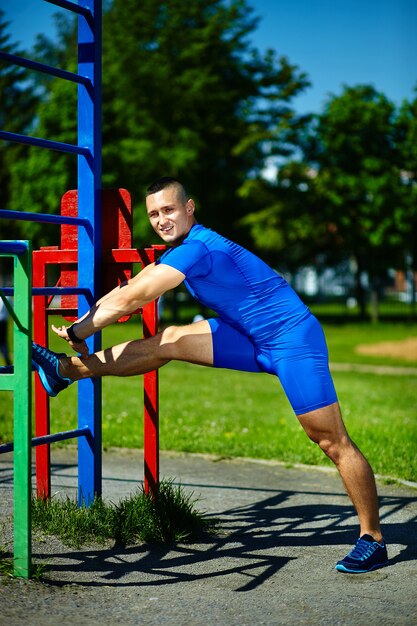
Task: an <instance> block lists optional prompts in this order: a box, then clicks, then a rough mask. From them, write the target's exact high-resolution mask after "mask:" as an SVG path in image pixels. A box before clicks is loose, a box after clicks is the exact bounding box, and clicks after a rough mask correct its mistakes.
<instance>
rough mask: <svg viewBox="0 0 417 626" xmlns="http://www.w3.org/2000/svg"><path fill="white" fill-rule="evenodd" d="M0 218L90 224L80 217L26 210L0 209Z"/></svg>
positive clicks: (77, 224)
mask: <svg viewBox="0 0 417 626" xmlns="http://www.w3.org/2000/svg"><path fill="white" fill-rule="evenodd" d="M0 218H4V219H11V220H23V221H26V222H45V223H48V224H73V225H74V226H85V227H86V228H88V227H89V226H90V222H89V221H88V220H87V219H85V218H82V217H71V216H69V215H68V216H65V215H50V214H49V213H29V212H28V211H9V210H8V209H0Z"/></svg>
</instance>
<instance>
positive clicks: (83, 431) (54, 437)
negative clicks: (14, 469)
mask: <svg viewBox="0 0 417 626" xmlns="http://www.w3.org/2000/svg"><path fill="white" fill-rule="evenodd" d="M77 437H85V438H86V439H87V440H90V443H91V433H90V429H89V428H88V426H84V427H83V428H75V429H74V430H66V431H63V432H62V433H53V434H51V435H43V436H42V437H33V439H32V448H36V446H42V445H43V444H45V443H55V442H56V441H65V440H66V439H75V438H77ZM13 449H14V444H13V442H11V443H4V444H1V445H0V454H6V452H13Z"/></svg>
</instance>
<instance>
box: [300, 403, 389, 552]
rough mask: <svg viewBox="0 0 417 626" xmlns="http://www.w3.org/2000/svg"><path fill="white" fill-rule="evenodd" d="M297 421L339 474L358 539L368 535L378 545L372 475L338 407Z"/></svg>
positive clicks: (374, 491) (322, 410)
mask: <svg viewBox="0 0 417 626" xmlns="http://www.w3.org/2000/svg"><path fill="white" fill-rule="evenodd" d="M297 417H298V419H299V421H300V423H301V425H302V427H303V428H304V430H305V431H306V433H307V435H308V436H309V437H310V439H311V440H312V441H314V442H315V443H317V444H318V445H319V446H320V448H321V449H322V450H323V452H324V453H325V454H326V455H327V456H328V457H329V458H330V459H331V460H332V461H333V463H335V465H336V467H337V469H338V470H339V473H340V475H341V477H342V480H343V483H344V485H345V488H346V491H347V493H348V495H349V497H350V499H351V500H352V503H353V505H354V507H355V509H356V512H357V514H358V518H359V523H360V536H362V535H365V534H366V535H371V536H372V537H373V538H374V539H375V541H378V542H380V541H381V540H382V534H381V529H380V525H379V511H378V496H377V491H376V485H375V478H374V474H373V471H372V469H371V467H370V465H369V463H368V461H367V460H366V459H365V457H364V456H363V454H362V453H361V452H360V450H359V449H358V448H357V447H356V446H355V444H354V443H353V441H352V440H351V439H350V437H349V435H348V433H347V431H346V428H345V425H344V423H343V420H342V416H341V413H340V408H339V404H338V403H337V402H335V403H334V404H331V405H330V406H327V407H324V408H321V409H316V410H314V411H310V412H309V413H304V414H303V415H298V416H297Z"/></svg>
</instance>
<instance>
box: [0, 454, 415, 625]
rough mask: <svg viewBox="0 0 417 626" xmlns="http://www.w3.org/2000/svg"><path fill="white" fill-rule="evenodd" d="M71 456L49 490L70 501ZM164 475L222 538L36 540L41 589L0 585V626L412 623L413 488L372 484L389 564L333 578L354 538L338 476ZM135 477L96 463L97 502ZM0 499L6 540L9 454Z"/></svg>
mask: <svg viewBox="0 0 417 626" xmlns="http://www.w3.org/2000/svg"><path fill="white" fill-rule="evenodd" d="M75 454H76V453H75V450H74V449H64V450H63V449H55V450H54V451H53V464H54V470H53V488H54V490H55V491H62V490H63V491H64V492H65V493H68V494H69V495H73V494H75V491H76V487H75V484H76V479H75V477H76V459H75ZM161 475H162V477H165V478H173V479H175V481H176V482H180V483H181V484H182V485H183V486H184V489H186V490H191V491H192V492H193V493H194V495H195V496H198V497H199V503H198V505H197V508H199V509H200V510H203V511H206V512H207V515H210V516H214V517H216V518H218V519H220V522H221V523H220V526H221V532H220V533H219V534H218V535H217V536H215V537H212V538H210V539H209V540H206V541H204V542H202V543H197V544H182V545H176V546H171V547H165V548H161V547H149V546H147V545H139V546H135V547H128V548H126V549H123V550H121V549H116V548H114V547H113V546H108V547H106V548H102V547H97V546H92V547H91V546H90V547H88V548H86V549H83V550H71V549H68V548H66V547H65V546H63V545H62V544H61V543H60V542H58V541H57V540H56V539H52V540H48V541H47V542H43V543H42V542H39V541H38V540H35V541H34V546H33V552H34V557H35V560H36V561H39V560H41V561H43V562H45V561H46V562H47V563H48V564H49V573H48V580H47V581H46V582H43V583H37V582H34V581H23V580H12V581H10V582H9V583H7V584H4V585H1V601H0V624H1V625H3V624H7V625H8V626H14V625H17V624H26V623H29V624H31V625H37V624H41V625H51V626H52V625H54V626H55V625H56V624H60V625H62V626H65V625H67V624H73V623H74V622H76V623H77V624H81V625H83V624H97V623H99V624H102V625H106V626H107V625H109V626H110V625H113V624H126V625H131V624H132V625H133V624H144V625H146V626H148V625H158V626H159V625H172V626H174V625H175V626H183V625H184V626H212V625H213V626H214V625H216V626H219V625H220V626H221V625H223V624H224V625H226V624H227V625H229V624H230V625H232V626H234V625H236V626H245V625H250V626H252V625H255V624H256V625H262V624H268V625H273V624H274V625H275V624H278V625H280V624H285V625H292V624H297V625H298V624H303V625H304V624H305V625H307V624H311V625H314V624H323V625H325V624H328V625H332V626H335V625H339V624H340V625H346V624H355V625H362V624H363V625H366V626H373V625H377V624H378V625H384V624H387V625H388V624H401V625H408V624H410V625H411V624H412V625H414V626H415V625H416V624H417V546H416V538H417V532H416V531H417V523H416V522H417V490H415V489H413V488H411V487H405V486H393V485H391V486H384V485H382V484H380V485H379V491H380V497H381V512H382V517H383V523H384V532H385V536H386V538H387V541H388V542H389V554H390V558H391V561H390V565H389V566H388V567H386V568H383V569H381V570H378V571H375V572H374V573H371V574H365V575H361V576H357V575H356V576H355V575H346V574H340V573H338V572H336V571H335V570H334V565H335V562H336V561H337V560H338V559H339V558H341V557H342V556H344V554H345V553H346V552H347V551H348V550H349V549H350V547H351V545H352V544H353V543H354V541H355V539H356V534H357V528H356V520H355V517H354V516H353V515H352V509H351V506H350V503H349V501H348V499H347V497H346V496H345V494H344V491H343V488H342V485H341V482H340V479H339V478H338V476H337V475H336V474H335V473H334V472H330V471H327V472H324V471H320V470H318V469H310V468H296V469H287V468H285V467H283V466H281V465H278V464H265V463H257V462H252V461H242V460H220V459H213V458H208V457H203V456H197V455H169V454H162V458H161ZM141 478H142V457H141V453H140V452H139V451H126V450H114V451H109V452H106V453H105V454H104V481H103V496H104V497H105V498H106V499H109V500H111V501H117V500H118V499H119V498H120V497H125V496H128V495H129V494H131V493H132V492H134V491H135V490H136V489H137V486H138V482H140V480H141ZM0 500H1V503H2V509H1V511H2V512H1V518H0V520H1V522H2V527H1V530H2V535H3V534H4V536H5V537H6V539H7V534H8V533H9V532H10V523H9V522H7V521H5V520H8V519H9V518H10V512H11V506H12V472H11V455H2V457H0ZM0 543H4V541H3V538H2V539H1V540H0Z"/></svg>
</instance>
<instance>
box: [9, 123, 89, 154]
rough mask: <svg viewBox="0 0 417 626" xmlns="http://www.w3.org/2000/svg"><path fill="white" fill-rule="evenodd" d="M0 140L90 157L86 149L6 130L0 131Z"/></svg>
mask: <svg viewBox="0 0 417 626" xmlns="http://www.w3.org/2000/svg"><path fill="white" fill-rule="evenodd" d="M0 139H4V140H5V141H16V142H17V143H25V144H28V145H29V146H37V147H38V148H47V149H48V150H58V152H69V153H70V154H82V155H84V156H87V157H91V156H92V155H91V152H90V150H89V149H88V148H83V147H81V146H75V145H74V144H72V143H63V142H62V141H50V140H49V139H39V138H38V137H29V136H27V135H19V134H18V133H9V132H7V131H6V130H0Z"/></svg>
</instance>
